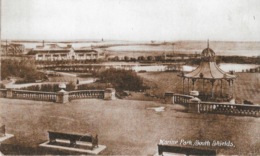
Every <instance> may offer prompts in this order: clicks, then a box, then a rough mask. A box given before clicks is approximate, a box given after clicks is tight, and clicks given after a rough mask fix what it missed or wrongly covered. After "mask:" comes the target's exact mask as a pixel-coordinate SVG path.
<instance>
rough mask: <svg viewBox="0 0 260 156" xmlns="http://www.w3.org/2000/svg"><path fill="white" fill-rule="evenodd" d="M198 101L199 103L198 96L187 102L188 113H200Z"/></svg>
mask: <svg viewBox="0 0 260 156" xmlns="http://www.w3.org/2000/svg"><path fill="white" fill-rule="evenodd" d="M199 103H200V100H199V99H198V98H194V99H191V100H190V102H189V107H188V112H189V113H200V111H199Z"/></svg>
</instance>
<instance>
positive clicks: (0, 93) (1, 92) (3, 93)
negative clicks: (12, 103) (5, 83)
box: [0, 89, 7, 97]
mask: <svg viewBox="0 0 260 156" xmlns="http://www.w3.org/2000/svg"><path fill="white" fill-rule="evenodd" d="M6 94H7V90H6V89H0V97H6Z"/></svg>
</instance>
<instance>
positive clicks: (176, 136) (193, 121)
mask: <svg viewBox="0 0 260 156" xmlns="http://www.w3.org/2000/svg"><path fill="white" fill-rule="evenodd" d="M157 106H166V109H165V111H163V112H155V111H154V109H147V108H151V107H157ZM175 108H176V106H173V105H164V104H160V103H156V102H150V101H132V100H112V101H104V100H97V99H84V100H74V101H72V102H71V103H68V104H57V103H52V102H41V101H30V100H15V99H5V98H1V99H0V110H1V114H0V116H1V120H0V121H1V123H2V124H3V123H4V124H5V125H6V130H7V133H11V134H14V135H15V138H13V139H11V140H8V141H6V142H5V144H16V145H17V146H19V148H14V149H12V152H11V151H8V152H6V153H4V154H51V151H48V150H40V149H38V148H37V147H38V145H39V144H40V143H42V142H44V141H46V140H47V137H48V136H47V132H46V131H47V130H52V131H62V132H72V133H82V134H84V133H89V132H92V133H95V132H96V133H98V135H99V143H100V144H102V145H106V146H107V149H106V150H105V151H104V152H103V153H102V154H105V155H112V154H117V155H121V154H124V155H130V154H134V155H153V154H155V153H156V152H157V143H159V141H160V139H164V140H181V139H184V140H192V141H195V140H196V139H199V140H201V141H205V140H210V141H213V140H221V141H228V140H230V141H231V142H233V143H234V145H235V147H210V148H211V149H216V150H217V153H219V154H243V155H248V154H249V153H250V152H251V153H253V155H256V154H260V150H259V149H260V139H259V129H260V118H255V117H234V116H226V115H217V114H190V113H185V112H181V111H177V110H176V109H175ZM52 154H53V153H52ZM55 154H61V153H55Z"/></svg>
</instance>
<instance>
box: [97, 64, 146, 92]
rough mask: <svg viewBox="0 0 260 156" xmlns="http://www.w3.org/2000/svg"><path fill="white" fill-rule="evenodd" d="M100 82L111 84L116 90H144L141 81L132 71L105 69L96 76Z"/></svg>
mask: <svg viewBox="0 0 260 156" xmlns="http://www.w3.org/2000/svg"><path fill="white" fill-rule="evenodd" d="M98 77H99V78H100V82H103V83H111V84H112V85H113V86H114V87H115V89H116V90H118V91H121V90H129V91H140V90H143V89H144V86H143V80H142V79H141V78H140V77H139V76H138V75H137V74H136V72H134V71H129V70H123V69H120V70H117V69H113V68H112V69H107V70H105V71H103V72H101V73H99V74H98Z"/></svg>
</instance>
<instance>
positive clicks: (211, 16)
mask: <svg viewBox="0 0 260 156" xmlns="http://www.w3.org/2000/svg"><path fill="white" fill-rule="evenodd" d="M259 28H260V1H259V0H2V2H1V39H27V40H42V39H46V40H47V39H50V40H84V39H86V40H91V39H96V40H101V39H102V38H103V39H104V40H110V39H112V40H135V41H146V40H147V41H150V40H159V41H175V40H207V39H210V40H223V41H260V29H259Z"/></svg>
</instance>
